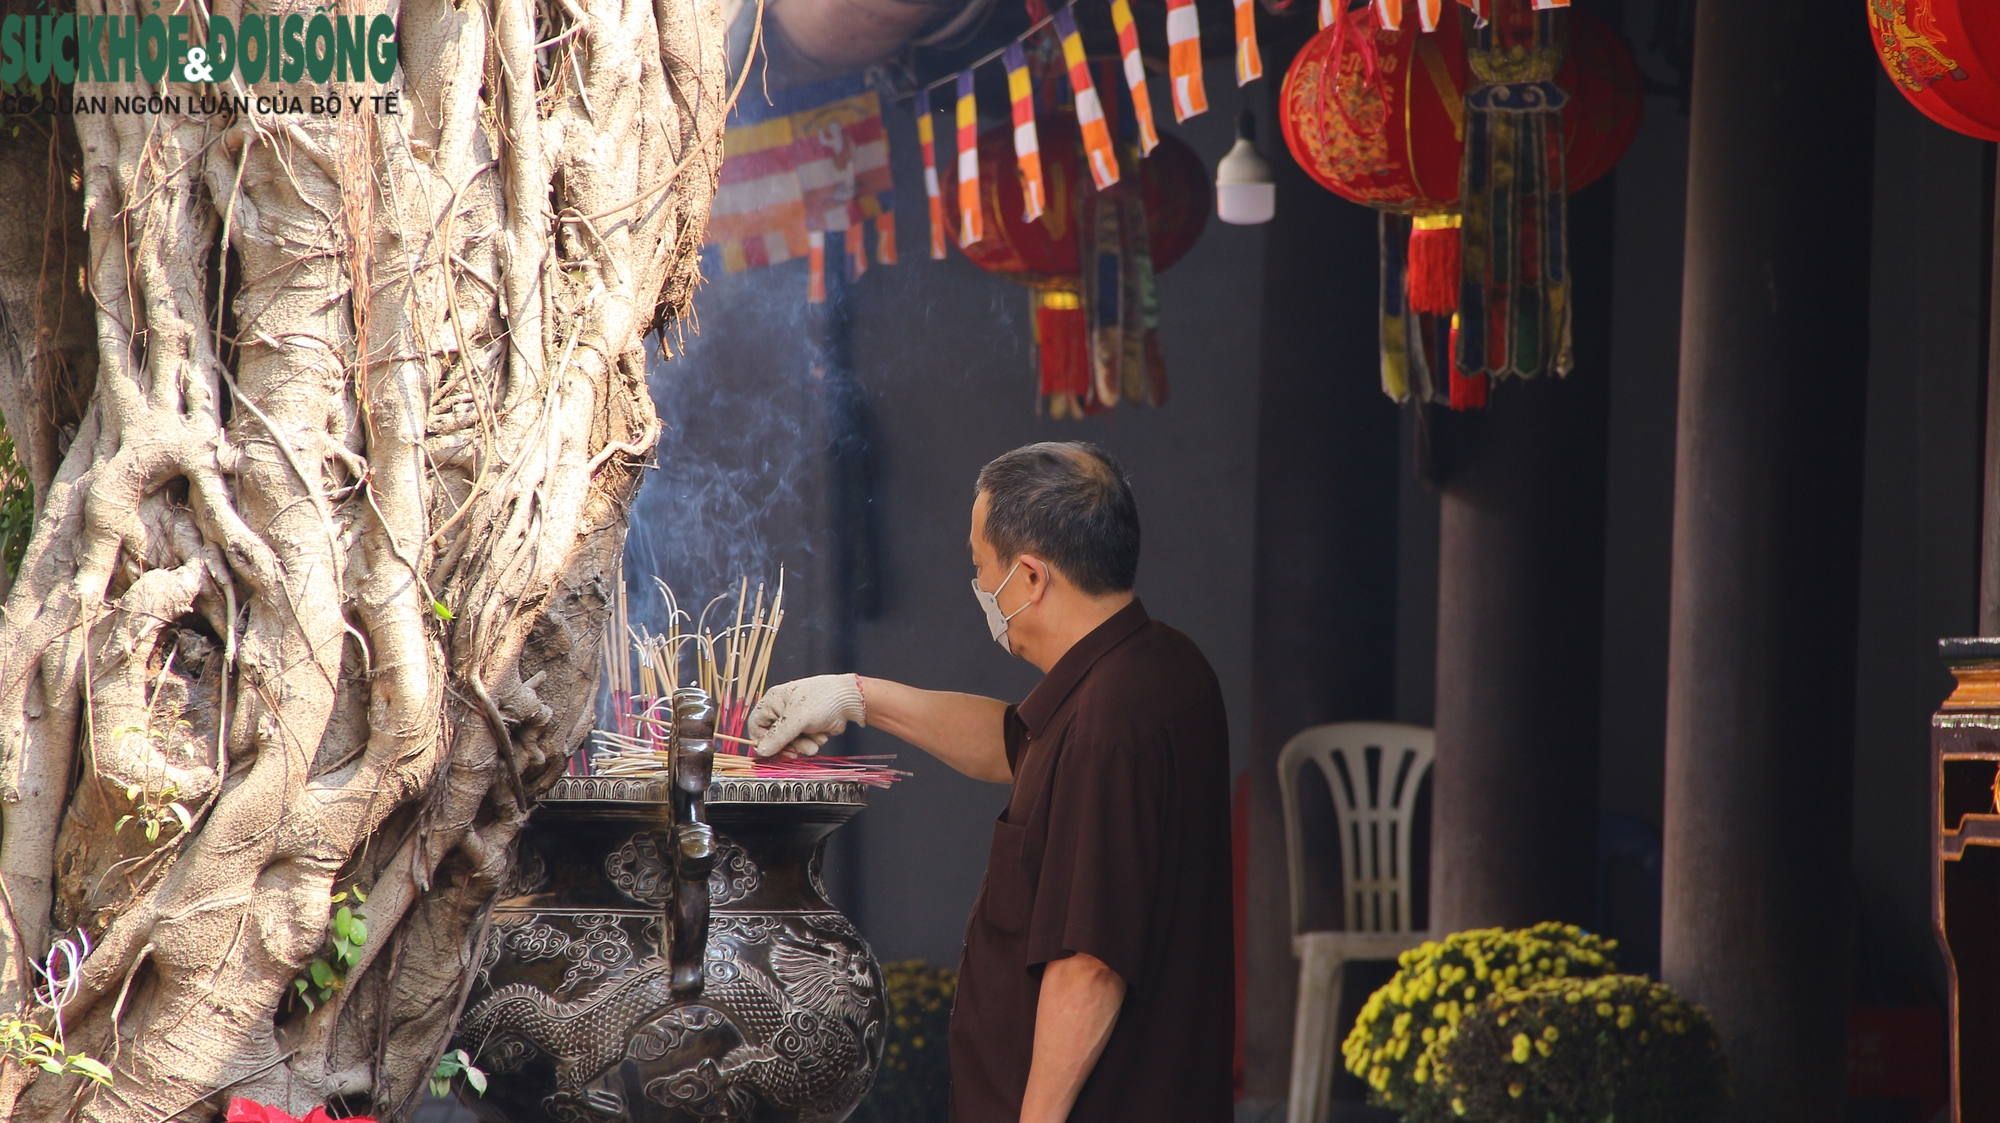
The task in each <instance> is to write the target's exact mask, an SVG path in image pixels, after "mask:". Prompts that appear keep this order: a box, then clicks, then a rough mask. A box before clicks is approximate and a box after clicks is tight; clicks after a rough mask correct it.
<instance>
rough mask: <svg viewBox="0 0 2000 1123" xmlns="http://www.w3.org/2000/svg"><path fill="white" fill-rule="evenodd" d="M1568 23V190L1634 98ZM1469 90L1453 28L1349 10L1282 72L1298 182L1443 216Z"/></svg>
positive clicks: (1453, 193) (1628, 70)
mask: <svg viewBox="0 0 2000 1123" xmlns="http://www.w3.org/2000/svg"><path fill="white" fill-rule="evenodd" d="M1875 2H1882V0H1875ZM1569 21H1570V22H1569V37H1570V45H1569V51H1568V52H1567V54H1566V55H1565V57H1564V59H1563V64H1562V68H1561V69H1560V70H1558V71H1557V72H1556V84H1557V85H1559V86H1561V87H1562V88H1563V89H1564V90H1565V91H1567V92H1568V93H1569V94H1570V98H1571V100H1570V104H1569V106H1568V107H1567V108H1566V109H1565V110H1564V112H1563V150H1564V157H1565V167H1566V175H1565V177H1564V178H1565V180H1566V181H1567V184H1568V187H1569V190H1570V191H1572V192H1574V191H1578V190H1581V189H1582V188H1583V187H1585V186H1587V185H1589V184H1590V183H1592V182H1594V181H1596V180H1597V179H1599V178H1601V177H1602V176H1603V175H1604V174H1605V173H1606V172H1608V171H1610V170H1611V168H1612V166H1613V165H1615V164H1617V163H1618V161H1619V159H1620V158H1621V157H1623V156H1624V155H1625V150H1626V149H1627V148H1630V147H1631V146H1632V139H1633V138H1634V137H1636V136H1637V135H1638V133H1639V119H1640V117H1641V116H1642V114H1643V112H1644V110H1645V90H1644V88H1643V86H1642V85H1641V84H1640V81H1639V68H1638V64H1637V63H1635V62H1634V61H1633V59H1632V53H1631V52H1630V51H1628V50H1626V49H1625V44H1624V43H1623V42H1622V41H1621V40H1620V39H1619V38H1618V33H1617V32H1615V31H1613V30H1611V28H1610V27H1609V26H1608V25H1606V24H1605V23H1604V22H1603V21H1602V20H1599V19H1597V18H1595V17H1593V16H1591V15H1589V14H1587V13H1585V12H1582V11H1579V10H1577V9H1575V8H1572V9H1570V11H1569ZM1336 68H1337V69H1336ZM1330 73H1332V74H1334V75H1337V77H1334V78H1333V79H1332V81H1331V82H1329V74H1330ZM1469 81H1470V77H1469V75H1468V73H1467V70H1466V63H1465V44H1464V41H1463V37H1462V35H1461V33H1460V30H1459V23H1458V20H1457V19H1456V18H1451V19H1445V20H1441V21H1440V22H1439V25H1438V29H1437V30H1436V31H1435V32H1431V33H1428V34H1426V33H1423V32H1420V31H1418V30H1417V29H1416V28H1415V27H1413V26H1406V27H1404V28H1403V29H1402V30H1400V31H1384V30H1381V29H1380V28H1379V27H1377V26H1376V23H1375V21H1374V20H1373V19H1372V18H1371V13H1370V11H1369V10H1367V9H1363V10H1360V11H1356V12H1351V13H1349V14H1348V16H1347V26H1346V28H1345V29H1344V33H1343V29H1342V28H1341V27H1340V26H1339V25H1335V26H1333V27H1329V28H1327V29H1326V30H1324V31H1322V32H1320V33H1319V34H1318V35H1316V36H1314V37H1313V39H1312V41H1311V42H1309V43H1307V44H1306V45H1305V47H1304V49H1302V50H1300V51H1299V55H1298V58H1297V59H1296V60H1295V61H1294V62H1293V63H1292V68H1291V70H1290V71H1288V72H1287V73H1286V74H1285V85H1284V91H1283V93H1282V94H1281V95H1280V96H1281V99H1282V100H1281V102H1280V104H1282V105H1283V106H1284V114H1283V125H1284V130H1285V144H1286V146H1287V147H1289V148H1290V149H1291V150H1292V156H1293V158H1294V159H1296V160H1297V161H1298V162H1299V166H1300V167H1302V168H1304V169H1305V170H1306V174H1308V175H1310V176H1312V177H1313V179H1314V180H1316V181H1318V182H1319V184H1320V186H1322V187H1325V188H1326V189H1327V190H1329V191H1331V192H1333V193H1334V194H1336V195H1339V196H1340V197H1341V198H1343V199H1351V200H1353V201H1354V202H1357V203H1362V204H1364V205H1367V206H1371V207H1374V208H1376V209H1377V210H1385V211H1389V212H1391V213H1393V214H1441V213H1444V212H1448V211H1451V210H1453V209H1454V208H1456V207H1457V206H1458V170H1459V162H1460V159H1461V158H1462V156H1463V155H1464V152H1465V109H1464V105H1465V90H1466V86H1467V84H1468V82H1469Z"/></svg>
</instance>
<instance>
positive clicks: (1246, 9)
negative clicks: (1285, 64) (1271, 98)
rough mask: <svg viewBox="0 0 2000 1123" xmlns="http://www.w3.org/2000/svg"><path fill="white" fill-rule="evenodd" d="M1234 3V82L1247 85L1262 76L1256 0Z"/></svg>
mask: <svg viewBox="0 0 2000 1123" xmlns="http://www.w3.org/2000/svg"><path fill="white" fill-rule="evenodd" d="M1383 2H1384V3H1388V2H1389V0H1383ZM1235 4H1236V84H1237V85H1239V86H1247V85H1249V84H1250V83H1252V82H1254V81H1256V80H1257V79H1259V78H1262V77H1263V76H1264V56H1263V54H1262V53H1261V52H1259V51H1258V50H1257V4H1256V0H1235Z"/></svg>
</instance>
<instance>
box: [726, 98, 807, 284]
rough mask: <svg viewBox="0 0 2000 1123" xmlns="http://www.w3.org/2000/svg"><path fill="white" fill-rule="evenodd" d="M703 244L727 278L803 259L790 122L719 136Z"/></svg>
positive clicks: (802, 213)
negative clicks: (715, 251) (717, 256)
mask: <svg viewBox="0 0 2000 1123" xmlns="http://www.w3.org/2000/svg"><path fill="white" fill-rule="evenodd" d="M708 242H709V244H710V245H712V246H716V247H719V248H720V249H721V251H722V268H723V269H724V270H725V271H726V272H730V273H741V272H742V271H743V270H745V269H747V268H750V267H753V266H764V265H776V264H778V263H779V262H781V261H790V260H792V259H793V258H796V257H804V256H805V255H806V204H805V194H804V192H803V191H802V190H801V189H800V187H799V173H798V167H797V165H796V163H795V162H794V155H793V152H792V119H791V118H789V117H774V118H772V119H770V120H768V121H762V122H759V123H757V124H754V125H744V126H740V127H738V128H733V129H730V130H729V131H728V132H726V133H724V134H723V137H722V175H721V183H720V184H719V185H718V186H717V188H716V192H715V203H714V206H713V207H712V208H711V209H710V211H709V216H708Z"/></svg>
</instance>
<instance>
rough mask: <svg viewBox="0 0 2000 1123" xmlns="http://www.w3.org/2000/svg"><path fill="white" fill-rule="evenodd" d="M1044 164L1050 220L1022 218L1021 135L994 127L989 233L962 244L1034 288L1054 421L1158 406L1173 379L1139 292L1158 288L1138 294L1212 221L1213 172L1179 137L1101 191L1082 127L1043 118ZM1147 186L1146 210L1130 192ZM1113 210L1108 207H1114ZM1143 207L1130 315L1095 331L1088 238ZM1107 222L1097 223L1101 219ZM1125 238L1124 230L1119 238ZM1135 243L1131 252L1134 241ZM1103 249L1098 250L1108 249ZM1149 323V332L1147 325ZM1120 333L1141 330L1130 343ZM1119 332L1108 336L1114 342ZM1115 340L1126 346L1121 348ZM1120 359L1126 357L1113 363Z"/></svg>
mask: <svg viewBox="0 0 2000 1123" xmlns="http://www.w3.org/2000/svg"><path fill="white" fill-rule="evenodd" d="M1036 131H1037V132H1038V134H1039V137H1038V140H1039V148H1040V150H1041V156H1042V181H1043V190H1044V193H1045V197H1046V206H1045V208H1044V211H1043V213H1042V216H1041V217H1040V218H1038V219H1035V220H1034V221H1031V222H1030V221H1023V220H1022V218H1021V216H1022V214H1023V213H1025V208H1024V207H1023V205H1022V196H1021V179H1020V174H1019V171H1018V168H1017V165H1016V162H1015V158H1014V139H1013V132H1012V130H1011V129H1006V128H998V129H991V130H988V131H987V132H986V133H985V134H983V135H982V136H981V137H980V138H979V196H980V208H981V212H982V216H983V222H982V226H983V229H984V231H985V236H984V237H982V238H981V239H980V240H979V241H977V242H974V243H973V244H971V245H969V246H966V247H964V250H965V256H966V257H968V258H971V259H972V261H973V263H974V264H976V265H978V266H979V267H980V268H982V269H985V270H987V271H988V272H991V273H997V274H999V275H1000V276H1003V277H1006V278H1008V279H1009V280H1012V281H1017V282H1019V283H1020V284H1023V285H1026V286H1027V287H1029V288H1031V289H1034V290H1035V297H1034V300H1033V301H1032V306H1033V312H1032V316H1033V322H1034V326H1035V337H1036V340H1037V342H1038V347H1037V354H1038V356H1039V360H1038V361H1039V370H1040V379H1041V394H1042V397H1043V399H1044V400H1045V402H1046V403H1047V405H1048V408H1049V410H1050V412H1051V413H1052V414H1053V415H1054V416H1058V417H1061V416H1066V415H1072V414H1079V415H1080V414H1082V413H1091V412H1095V411H1097V410H1100V409H1103V408H1107V407H1109V406H1111V405H1114V404H1116V403H1117V402H1118V401H1120V400H1121V399H1123V400H1131V401H1139V400H1144V401H1148V402H1152V403H1155V404H1157V403H1158V402H1161V401H1164V400H1165V399H1166V371H1165V367H1164V366H1163V365H1162V363H1161V362H1160V358H1159V354H1158V340H1157V336H1156V335H1155V334H1154V329H1153V327H1152V326H1151V323H1150V322H1149V321H1148V320H1147V318H1146V315H1145V314H1143V312H1142V307H1143V306H1142V303H1141V301H1142V300H1146V299H1151V298H1150V297H1143V298H1142V297H1141V296H1140V295H1139V294H1141V293H1145V292H1150V291H1151V287H1150V284H1149V283H1146V282H1141V283H1139V285H1138V287H1136V288H1134V287H1131V282H1132V281H1133V280H1134V278H1136V277H1137V276H1139V275H1140V274H1138V273H1132V274H1130V275H1127V274H1126V273H1125V272H1124V270H1126V269H1128V268H1130V269H1139V270H1143V269H1144V268H1146V267H1148V266H1147V265H1140V264H1136V263H1135V260H1136V261H1143V262H1149V267H1150V269H1151V270H1152V271H1153V272H1154V273H1157V272H1159V271H1161V270H1164V269H1166V268H1168V267H1170V266H1172V265H1173V264H1174V262H1176V261H1178V260H1180V258H1181V257H1182V255H1184V254H1186V253H1187V251H1188V249H1189V248H1190V247H1192V246H1193V245H1194V243H1195V240H1196V239H1197V238H1199V237H1200V236H1201V231H1202V228H1203V226H1204V225H1206V223H1207V221H1208V211H1209V206H1210V196H1209V187H1208V170H1207V168H1206V167H1204V166H1203V164H1202V162H1201V158H1200V157H1199V156H1196V155H1195V153H1194V150H1193V149H1191V148H1189V147H1188V146H1187V144H1186V143H1185V142H1183V141H1181V140H1180V139H1179V138H1177V137H1174V136H1171V135H1168V136H1163V137H1161V138H1160V143H1159V145H1158V146H1157V147H1155V148H1154V149H1153V153H1152V155H1151V156H1148V157H1146V158H1145V159H1143V160H1140V161H1138V166H1137V168H1136V175H1135V169H1132V168H1130V167H1128V168H1127V169H1126V171H1125V179H1124V181H1122V182H1121V183H1120V184H1119V185H1118V186H1116V187H1113V188H1111V189H1110V193H1100V192H1098V191H1097V190H1096V189H1095V188H1094V187H1093V186H1092V184H1091V179H1090V174H1089V172H1088V171H1086V170H1085V165H1084V162H1083V141H1082V136H1081V134H1080V133H1079V131H1078V129H1077V124H1076V119H1075V118H1074V117H1073V116H1068V115H1064V114H1051V115H1049V116H1045V117H1042V118H1040V119H1039V120H1038V121H1037V122H1036ZM955 163H956V161H948V162H946V163H945V166H944V167H942V168H940V169H939V170H940V171H941V172H942V173H943V174H942V176H941V183H940V187H941V188H942V190H943V192H944V194H945V196H946V197H947V198H952V197H955V196H954V194H953V193H954V192H955V191H956V190H957V176H956V174H955V173H956V168H955V167H954V166H953V165H955ZM1135 178H1136V181H1137V183H1138V186H1139V191H1140V195H1139V199H1138V201H1137V205H1136V206H1135V205H1134V204H1133V201H1132V200H1131V199H1130V197H1129V196H1127V195H1124V194H1123V193H1124V192H1128V191H1129V190H1130V185H1131V184H1132V183H1133V181H1134V180H1135ZM1107 207H1109V210H1108V211H1107V209H1106V208H1107ZM1140 207H1143V210H1144V212H1145V230H1146V234H1145V243H1146V246H1145V249H1146V255H1147V256H1146V257H1145V258H1143V259H1135V260H1128V259H1127V258H1126V257H1125V256H1124V254H1123V253H1122V251H1121V253H1120V255H1119V261H1120V262H1121V265H1120V270H1121V272H1120V277H1121V280H1120V282H1119V286H1118V287H1117V290H1116V291H1117V292H1118V293H1119V294H1120V295H1119V299H1120V301H1121V304H1124V302H1126V301H1130V303H1129V304H1124V306H1123V307H1122V308H1121V315H1119V316H1115V317H1109V316H1108V317H1106V318H1105V320H1104V321H1103V323H1102V324H1100V325H1096V326H1093V324H1092V318H1091V314H1090V311H1089V308H1088V306H1089V305H1090V303H1091V301H1092V300H1093V299H1101V296H1099V297H1093V296H1092V295H1091V294H1089V293H1086V291H1085V288H1086V279H1085V278H1084V276H1083V271H1082V268H1081V266H1080V262H1081V261H1082V254H1083V252H1084V246H1083V244H1082V243H1083V242H1084V241H1085V240H1086V236H1087V235H1086V227H1087V226H1088V227H1090V228H1091V232H1090V233H1089V234H1088V237H1091V238H1099V237H1101V236H1103V232H1104V231H1105V230H1106V229H1107V228H1106V227H1105V226H1104V225H1102V224H1103V223H1104V222H1105V221H1106V220H1107V218H1108V219H1109V220H1110V221H1111V222H1112V223H1114V224H1116V225H1114V226H1113V227H1111V229H1114V230H1115V229H1120V228H1122V224H1123V223H1124V222H1126V221H1135V219H1134V218H1133V216H1135V215H1136V211H1137V210H1138V209H1139V208H1140ZM958 221H959V216H958V214H957V213H956V212H955V211H954V210H947V213H946V217H945V225H946V228H947V230H949V231H950V233H951V235H952V238H953V240H954V241H956V240H957V236H958ZM1093 222H1094V223H1096V224H1098V225H1095V226H1092V225H1091V224H1092V223H1093ZM1112 236H1113V237H1114V238H1117V239H1119V240H1120V241H1121V242H1122V241H1124V239H1125V235H1124V234H1122V233H1119V234H1114V235H1112ZM1136 241H1137V239H1136V237H1134V238H1132V239H1131V241H1130V242H1126V243H1125V244H1128V245H1129V244H1134V243H1136ZM1102 250H1103V243H1102V242H1101V241H1100V242H1098V244H1097V249H1096V250H1094V251H1093V252H1102ZM1141 324H1144V325H1145V326H1144V327H1143V328H1140V327H1139V325H1141ZM1120 325H1130V327H1131V328H1134V329H1137V331H1136V333H1134V334H1131V335H1130V336H1129V337H1128V336H1126V335H1125V334H1124V333H1125V332H1126V331H1127V330H1128V329H1127V328H1126V327H1121V326H1120ZM1107 333H1109V334H1107ZM1113 336H1116V339H1117V342H1115V343H1114V342H1112V341H1111V340H1112V338H1113ZM1113 356H1116V357H1115V358H1114V357H1113Z"/></svg>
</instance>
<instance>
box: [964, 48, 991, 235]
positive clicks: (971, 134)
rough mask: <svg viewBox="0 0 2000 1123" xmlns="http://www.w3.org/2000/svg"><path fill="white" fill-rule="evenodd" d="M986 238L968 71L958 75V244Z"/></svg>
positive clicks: (976, 110) (976, 121)
mask: <svg viewBox="0 0 2000 1123" xmlns="http://www.w3.org/2000/svg"><path fill="white" fill-rule="evenodd" d="M985 236H986V230H985V228H984V226H983V224H982V223H981V221H980V211H979V104H978V103H977V102H976V101H974V100H973V97H972V71H970V70H967V71H965V72H963V73H961V74H960V75H959V76H958V244H959V245H961V246H969V245H971V244H972V243H974V242H977V241H979V240H980V239H981V238H984V237H985Z"/></svg>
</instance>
